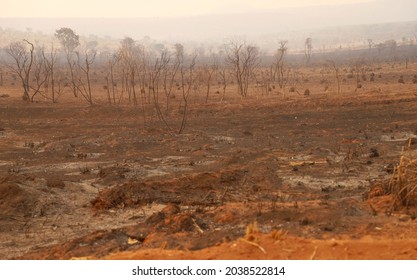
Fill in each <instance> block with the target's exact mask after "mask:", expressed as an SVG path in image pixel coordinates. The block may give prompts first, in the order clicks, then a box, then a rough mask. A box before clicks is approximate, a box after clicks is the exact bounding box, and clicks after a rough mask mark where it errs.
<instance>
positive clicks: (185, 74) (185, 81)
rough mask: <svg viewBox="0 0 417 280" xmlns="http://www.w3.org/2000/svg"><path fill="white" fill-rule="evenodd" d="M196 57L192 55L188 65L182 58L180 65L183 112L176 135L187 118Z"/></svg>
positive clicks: (194, 77) (194, 76)
mask: <svg viewBox="0 0 417 280" xmlns="http://www.w3.org/2000/svg"><path fill="white" fill-rule="evenodd" d="M196 59H197V55H193V56H192V57H191V58H190V62H189V63H188V64H185V63H184V57H183V59H182V61H181V63H180V79H181V90H182V99H183V100H182V101H183V111H182V120H181V126H180V128H179V130H178V134H181V133H182V132H183V131H184V129H185V126H186V124H187V117H188V98H189V96H190V92H191V89H192V87H193V85H194V82H195V79H196V75H195V66H196Z"/></svg>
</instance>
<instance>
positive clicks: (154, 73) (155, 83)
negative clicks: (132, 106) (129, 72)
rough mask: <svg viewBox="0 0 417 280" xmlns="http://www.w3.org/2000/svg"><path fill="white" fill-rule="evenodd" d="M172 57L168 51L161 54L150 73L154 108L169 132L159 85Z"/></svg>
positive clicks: (169, 128)
mask: <svg viewBox="0 0 417 280" xmlns="http://www.w3.org/2000/svg"><path fill="white" fill-rule="evenodd" d="M169 61H170V56H169V55H168V52H167V51H166V50H164V51H162V52H161V55H160V56H159V57H158V58H156V60H155V63H154V65H153V67H152V69H151V71H150V88H151V90H152V96H153V101H154V106H155V109H156V112H157V115H158V118H159V119H160V120H162V121H163V123H164V124H165V126H166V127H167V129H168V130H171V127H170V126H169V124H168V122H167V120H166V118H165V116H164V114H163V112H162V110H161V106H160V104H159V102H160V101H159V83H160V78H161V73H162V72H163V70H164V69H166V68H167V65H168V64H169Z"/></svg>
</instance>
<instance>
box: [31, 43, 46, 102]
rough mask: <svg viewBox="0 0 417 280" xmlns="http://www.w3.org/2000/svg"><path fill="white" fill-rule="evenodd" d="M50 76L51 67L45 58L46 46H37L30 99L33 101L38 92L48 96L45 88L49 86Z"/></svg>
mask: <svg viewBox="0 0 417 280" xmlns="http://www.w3.org/2000/svg"><path fill="white" fill-rule="evenodd" d="M49 76H50V68H49V67H48V64H47V63H46V60H45V49H44V47H40V48H37V50H36V51H35V54H34V59H33V83H31V85H30V88H31V89H32V90H33V93H32V96H31V97H30V101H31V102H33V101H34V98H35V96H36V95H37V94H41V95H43V96H44V97H47V96H46V95H45V93H44V92H43V89H44V88H45V87H46V86H47V81H48V78H49Z"/></svg>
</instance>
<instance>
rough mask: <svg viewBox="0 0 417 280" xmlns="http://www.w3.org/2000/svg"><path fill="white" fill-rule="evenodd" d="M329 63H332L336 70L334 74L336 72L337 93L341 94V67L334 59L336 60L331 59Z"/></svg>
mask: <svg viewBox="0 0 417 280" xmlns="http://www.w3.org/2000/svg"><path fill="white" fill-rule="evenodd" d="M329 63H330V65H331V67H332V68H333V70H334V74H335V77H336V82H337V93H338V94H340V92H341V90H340V82H341V81H340V79H341V77H340V69H339V67H338V66H337V65H336V62H335V61H334V60H329Z"/></svg>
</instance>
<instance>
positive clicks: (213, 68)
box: [203, 57, 218, 103]
mask: <svg viewBox="0 0 417 280" xmlns="http://www.w3.org/2000/svg"><path fill="white" fill-rule="evenodd" d="M217 69H218V66H217V62H216V59H215V57H213V58H212V62H211V63H210V64H205V65H203V75H204V78H205V79H204V80H205V84H206V103H207V102H208V99H209V95H210V87H211V82H212V79H213V76H215V75H216V72H217Z"/></svg>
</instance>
